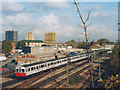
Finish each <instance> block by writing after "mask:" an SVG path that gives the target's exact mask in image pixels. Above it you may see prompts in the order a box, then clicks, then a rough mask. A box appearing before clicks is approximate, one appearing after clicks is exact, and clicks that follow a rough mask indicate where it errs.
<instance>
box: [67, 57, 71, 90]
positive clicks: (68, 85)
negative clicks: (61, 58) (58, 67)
mask: <svg viewBox="0 0 120 90" xmlns="http://www.w3.org/2000/svg"><path fill="white" fill-rule="evenodd" d="M69 62H70V58H69V57H68V60H67V88H69Z"/></svg>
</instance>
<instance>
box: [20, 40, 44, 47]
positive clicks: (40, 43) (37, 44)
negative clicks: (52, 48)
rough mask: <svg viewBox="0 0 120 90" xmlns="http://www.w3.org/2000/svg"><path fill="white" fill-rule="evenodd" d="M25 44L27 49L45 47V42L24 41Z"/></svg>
mask: <svg viewBox="0 0 120 90" xmlns="http://www.w3.org/2000/svg"><path fill="white" fill-rule="evenodd" d="M22 41H24V42H25V46H26V47H40V46H42V45H45V42H44V41H42V40H22Z"/></svg>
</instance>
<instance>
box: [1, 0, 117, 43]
mask: <svg viewBox="0 0 120 90" xmlns="http://www.w3.org/2000/svg"><path fill="white" fill-rule="evenodd" d="M23 1H24V0H23ZM0 4H1V5H0V6H2V7H0V13H1V14H0V16H1V17H0V27H1V29H0V30H1V31H0V36H2V37H1V38H2V39H4V36H5V35H4V32H5V31H7V30H11V29H13V30H15V31H18V40H24V39H25V33H27V32H33V33H34V34H35V39H36V40H44V34H45V32H55V33H56V42H66V41H69V40H71V39H74V40H76V41H78V40H79V41H84V40H85V37H84V30H83V29H82V28H81V27H79V26H78V25H77V23H79V24H80V25H82V23H81V21H80V18H79V15H78V13H77V10H76V7H75V5H74V4H72V3H71V2H67V1H65V0H63V1H62V2H61V1H60V2H58V1H57V2H56V1H55V0H53V2H48V1H46V2H45V1H41V2H39V1H38V0H36V2H35V1H34V2H31V1H30V0H27V1H25V2H21V1H19V0H18V2H16V1H14V0H4V2H2V3H0ZM79 8H80V11H81V14H82V16H83V19H84V20H85V19H86V17H87V14H88V11H90V12H91V13H90V20H89V22H88V24H89V23H91V22H92V24H91V25H90V26H89V27H88V29H87V32H88V39H89V41H92V40H95V41H96V40H98V39H100V38H106V39H108V40H110V41H116V40H117V39H118V25H117V23H118V2H92V1H91V2H80V3H79ZM1 33H2V34H1Z"/></svg>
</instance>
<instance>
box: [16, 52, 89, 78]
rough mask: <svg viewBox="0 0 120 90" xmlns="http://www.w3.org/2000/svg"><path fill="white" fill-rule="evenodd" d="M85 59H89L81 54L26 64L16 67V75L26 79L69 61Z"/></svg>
mask: <svg viewBox="0 0 120 90" xmlns="http://www.w3.org/2000/svg"><path fill="white" fill-rule="evenodd" d="M85 58H87V54H86V53H80V54H77V55H74V56H70V57H63V58H59V59H52V60H46V61H40V62H36V63H31V64H26V65H21V66H17V67H16V70H15V75H16V76H22V77H25V76H29V75H32V74H35V73H38V72H41V71H45V70H48V69H51V68H55V67H58V66H61V65H65V64H67V61H68V60H70V62H75V61H78V60H81V59H85Z"/></svg>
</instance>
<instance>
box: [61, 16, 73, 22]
mask: <svg viewBox="0 0 120 90" xmlns="http://www.w3.org/2000/svg"><path fill="white" fill-rule="evenodd" d="M60 19H61V21H63V23H64V22H67V23H68V22H70V21H72V17H71V15H70V14H64V15H62V16H61V17H60Z"/></svg>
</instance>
